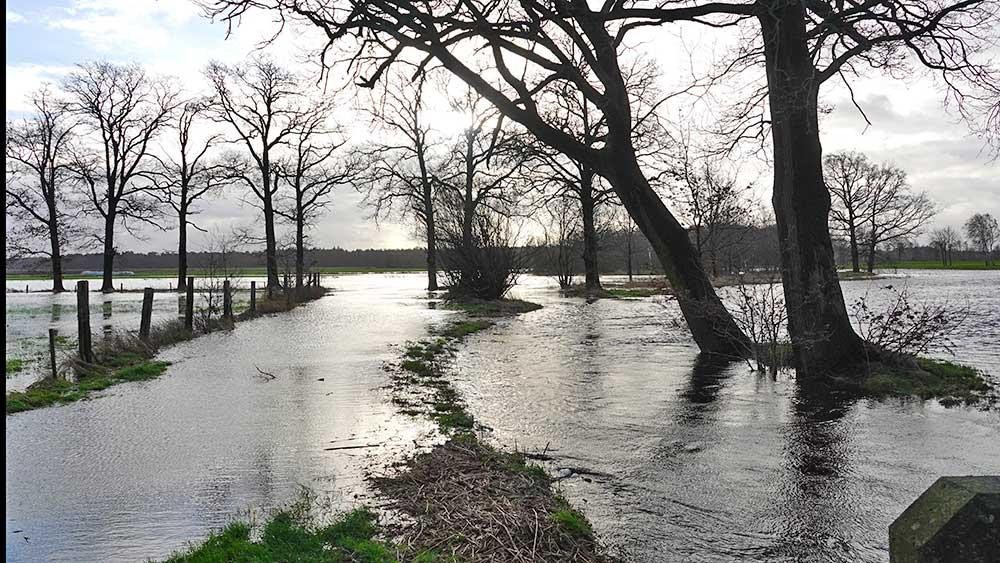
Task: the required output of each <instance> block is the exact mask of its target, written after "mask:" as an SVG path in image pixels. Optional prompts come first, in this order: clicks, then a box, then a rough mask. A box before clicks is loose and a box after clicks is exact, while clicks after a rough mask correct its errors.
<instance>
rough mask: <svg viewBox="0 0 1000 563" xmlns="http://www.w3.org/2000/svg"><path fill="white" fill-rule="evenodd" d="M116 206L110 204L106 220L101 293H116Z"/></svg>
mask: <svg viewBox="0 0 1000 563" xmlns="http://www.w3.org/2000/svg"><path fill="white" fill-rule="evenodd" d="M114 209H115V204H114V203H111V202H108V216H107V217H105V219H104V271H103V272H101V278H102V279H101V292H102V293H114V292H115V280H114V275H113V273H114V269H115V213H114Z"/></svg>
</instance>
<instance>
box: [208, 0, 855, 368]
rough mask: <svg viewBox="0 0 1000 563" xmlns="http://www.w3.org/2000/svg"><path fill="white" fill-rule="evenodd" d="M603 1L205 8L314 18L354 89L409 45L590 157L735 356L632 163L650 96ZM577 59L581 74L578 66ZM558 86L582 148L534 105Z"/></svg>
mask: <svg viewBox="0 0 1000 563" xmlns="http://www.w3.org/2000/svg"><path fill="white" fill-rule="evenodd" d="M615 6H616V5H615V4H610V3H609V4H608V6H606V7H605V8H606V9H596V10H595V9H591V8H590V6H589V5H588V4H587V3H586V2H584V1H582V0H576V1H573V2H555V3H550V2H543V1H540V0H539V1H535V0H526V1H524V2H519V3H517V4H509V3H493V2H479V1H473V0H468V1H463V2H460V3H458V4H456V5H451V4H440V3H425V2H414V1H390V2H377V3H363V4H354V5H353V6H352V8H350V9H343V8H342V7H341V6H340V5H335V4H329V3H324V2H318V1H315V2H314V1H302V0H265V1H251V0H216V1H215V2H213V3H212V5H211V7H210V9H209V11H210V12H211V13H213V14H215V15H218V16H221V18H222V19H224V20H227V21H229V22H230V23H232V22H235V21H236V20H237V19H238V18H239V17H240V16H241V15H243V14H244V13H245V12H247V11H248V10H250V9H252V8H259V7H261V8H269V9H273V10H277V12H278V15H279V16H280V17H281V18H286V17H290V18H297V19H300V20H305V21H307V22H308V23H310V24H312V25H315V26H318V27H319V28H320V29H321V30H323V31H324V32H325V33H326V36H327V37H328V38H329V40H330V44H329V45H328V46H327V48H326V49H323V51H322V52H323V55H324V62H327V61H326V60H325V55H326V53H328V52H329V49H330V48H332V47H341V46H342V47H349V48H350V49H351V50H352V53H353V55H352V56H350V57H349V58H350V61H351V63H352V64H351V65H350V68H351V70H352V71H353V72H354V73H355V75H356V76H357V77H358V79H359V81H360V83H361V84H362V85H363V86H373V85H374V84H376V83H378V82H379V81H380V80H381V79H382V77H383V75H384V74H385V73H386V72H387V71H388V70H389V69H390V67H393V66H395V65H396V63H398V62H401V61H405V60H406V56H404V52H412V51H417V52H418V56H419V60H420V61H421V62H420V63H419V66H418V70H420V69H423V68H425V67H426V66H427V65H429V64H431V63H436V64H440V65H441V66H442V67H443V68H445V69H446V70H448V71H449V72H450V73H452V74H453V75H454V76H456V77H457V78H459V79H460V80H462V81H463V82H465V83H466V84H467V85H469V86H470V87H471V88H473V89H474V90H475V91H476V92H477V93H478V94H479V95H480V96H482V97H484V98H486V99H487V100H488V101H489V102H490V103H491V104H492V105H493V106H494V107H495V108H496V109H497V110H498V111H499V112H500V113H501V114H502V115H503V116H504V117H506V118H507V119H510V120H513V121H515V122H517V123H519V124H520V125H522V126H523V127H525V128H526V129H527V130H528V131H530V132H531V133H532V134H533V135H535V136H536V137H538V138H539V140H541V141H542V142H543V143H545V144H547V145H549V146H550V147H552V148H554V149H556V150H559V151H560V152H562V153H564V154H566V155H567V156H569V157H570V158H572V159H574V160H578V161H586V162H592V163H594V165H595V169H596V171H597V173H598V174H600V175H601V176H603V177H605V178H606V179H607V180H608V181H609V182H610V183H611V185H612V186H613V187H614V189H615V192H616V193H617V195H618V197H619V199H620V200H621V201H622V202H623V204H624V205H625V207H626V208H627V209H628V211H629V214H630V215H631V216H632V217H633V218H634V219H635V221H636V223H637V224H638V226H639V228H640V229H641V230H642V231H643V233H644V234H645V235H646V238H647V239H648V240H649V241H650V242H651V244H652V246H653V249H654V250H655V251H656V253H657V256H658V257H659V258H660V261H661V263H662V264H663V267H664V269H665V271H666V273H667V276H668V277H669V278H670V280H671V283H672V285H673V286H674V288H675V291H676V292H677V295H678V301H679V303H680V306H681V310H682V311H683V312H684V316H685V319H686V320H687V323H688V326H689V327H690V329H691V333H692V335H693V337H694V339H695V341H696V342H697V343H698V345H699V346H700V348H701V349H702V350H703V351H704V352H706V353H711V354H720V355H727V356H739V355H741V354H743V352H744V350H745V348H746V346H745V342H746V340H747V338H746V336H745V335H744V334H743V333H742V332H741V331H740V330H739V328H738V327H737V326H736V324H735V322H734V321H733V319H732V316H731V315H729V314H728V312H726V310H725V307H724V306H723V304H722V302H721V300H720V299H719V297H718V295H717V294H716V292H715V289H714V287H713V286H712V283H711V281H710V280H709V279H708V276H707V275H705V272H704V270H703V269H702V267H701V264H700V261H699V260H698V258H697V254H696V252H695V251H694V248H693V245H692V244H691V242H690V240H688V238H687V232H686V231H685V229H684V228H683V227H682V226H681V224H680V223H679V222H678V221H677V219H676V218H675V217H674V216H673V215H672V214H671V213H670V211H669V210H668V209H667V207H666V205H664V203H663V201H662V200H661V199H660V197H659V195H658V194H657V193H656V192H655V190H654V189H653V187H652V185H651V183H650V179H649V177H647V175H646V174H645V173H644V172H643V170H642V168H641V167H640V165H639V158H640V151H639V150H638V149H637V147H636V145H635V144H634V143H633V140H632V137H633V131H634V130H635V128H636V127H640V126H642V125H643V124H645V123H646V122H648V120H649V119H651V118H652V117H651V116H655V113H656V109H657V104H647V103H645V102H644V100H642V99H641V98H637V97H635V96H633V95H630V92H629V89H628V87H627V82H626V80H625V74H624V73H623V70H622V67H623V64H622V62H621V61H620V59H619V53H618V51H619V48H620V47H621V46H622V45H623V43H624V42H625V40H626V36H628V35H629V33H630V32H632V31H634V30H636V29H639V28H640V27H642V23H641V22H627V23H615V22H613V21H612V20H617V18H618V15H617V11H616V10H615V9H614V8H615ZM684 13H685V14H686V15H688V16H691V17H695V16H696V15H697V14H696V13H690V12H687V11H686V10H685V11H684ZM637 24H638V25H637ZM470 53H476V54H477V55H478V56H474V57H470V56H469V54H470ZM574 53H576V55H574ZM579 60H583V61H584V62H585V64H586V72H581V70H580V68H578V66H577V62H578V61H579ZM562 84H565V85H568V86H569V87H571V88H575V89H577V90H578V91H579V92H581V93H582V94H583V95H585V96H587V98H588V100H589V101H590V102H591V103H592V104H593V105H594V106H595V107H597V108H599V109H600V110H601V113H602V116H603V118H604V120H605V123H606V127H607V131H606V134H605V135H604V136H603V139H602V143H601V145H600V146H599V147H589V146H587V145H586V143H583V142H581V141H580V140H579V139H577V138H575V137H574V136H573V134H572V128H566V127H563V126H562V124H560V123H559V122H554V121H551V120H549V119H547V118H546V116H545V115H544V111H543V110H542V109H540V106H544V104H543V103H540V102H543V101H544V99H545V98H549V97H551V96H553V95H555V92H557V91H558V89H559V86H560V85H562ZM845 316H846V314H845Z"/></svg>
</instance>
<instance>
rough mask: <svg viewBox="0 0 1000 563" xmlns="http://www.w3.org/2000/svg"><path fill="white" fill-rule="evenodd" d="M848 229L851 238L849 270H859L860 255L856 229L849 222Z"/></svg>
mask: <svg viewBox="0 0 1000 563" xmlns="http://www.w3.org/2000/svg"><path fill="white" fill-rule="evenodd" d="M848 228H849V229H850V239H851V271H852V272H855V273H857V272H860V271H861V257H860V255H859V253H858V230H857V227H855V226H854V224H851V225H850V226H849V227H848Z"/></svg>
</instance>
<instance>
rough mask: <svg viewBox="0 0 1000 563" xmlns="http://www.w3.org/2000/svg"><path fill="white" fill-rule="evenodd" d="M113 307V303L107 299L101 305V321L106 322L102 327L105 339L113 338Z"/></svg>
mask: <svg viewBox="0 0 1000 563" xmlns="http://www.w3.org/2000/svg"><path fill="white" fill-rule="evenodd" d="M111 307H112V302H111V300H110V299H105V300H104V302H102V303H101V320H103V321H104V324H103V325H102V326H101V328H102V329H103V330H104V336H105V337H109V336H111V332H112V329H113V327H112V325H111Z"/></svg>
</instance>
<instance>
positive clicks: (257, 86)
mask: <svg viewBox="0 0 1000 563" xmlns="http://www.w3.org/2000/svg"><path fill="white" fill-rule="evenodd" d="M205 75H206V76H207V77H208V79H209V81H210V82H211V84H212V89H213V90H214V95H213V98H212V103H211V106H210V107H211V109H212V112H211V114H210V115H211V116H212V118H213V119H214V120H215V121H217V122H220V123H224V124H226V125H228V126H229V128H230V129H231V130H232V132H233V133H234V134H235V138H234V139H233V141H235V142H236V143H238V144H240V145H242V146H243V148H244V149H246V153H247V154H248V155H249V160H250V162H251V164H252V167H250V168H248V167H243V166H240V167H236V168H234V169H233V170H232V172H231V174H230V176H231V177H232V178H233V180H234V181H235V182H238V183H240V184H242V185H243V186H244V187H245V188H247V190H248V191H249V192H250V194H252V198H253V199H255V200H256V201H255V204H256V205H259V207H260V210H261V213H262V214H263V218H264V246H265V248H264V256H265V262H266V264H267V288H268V292H273V291H275V290H276V289H277V288H279V287H281V282H280V281H279V279H278V256H277V252H278V249H277V238H276V234H275V201H274V200H275V194H276V193H277V192H278V188H279V187H280V174H279V173H278V171H277V170H275V166H276V161H277V159H278V155H277V152H278V151H279V148H280V147H283V146H285V145H287V143H288V139H289V137H290V136H291V135H292V134H293V133H294V132H295V131H296V130H298V129H300V128H301V127H302V122H303V120H304V118H305V116H306V113H307V111H306V109H305V108H306V107H307V103H306V100H304V99H303V95H302V84H301V81H300V79H299V78H298V77H297V76H295V75H294V74H293V73H292V72H290V71H288V70H287V69H284V68H282V67H281V66H279V65H277V64H276V63H274V62H273V61H271V60H269V59H267V58H263V57H257V58H254V59H252V60H251V61H250V62H249V63H247V64H242V65H232V66H230V65H225V64H222V63H219V62H213V63H210V64H209V65H208V68H207V69H206V70H205ZM237 163H238V161H237ZM251 170H252V172H251Z"/></svg>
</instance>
